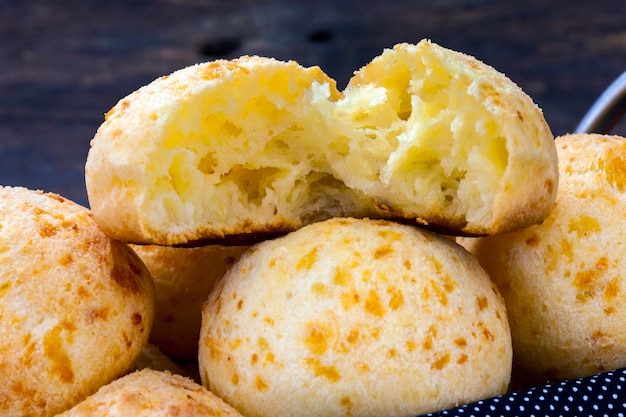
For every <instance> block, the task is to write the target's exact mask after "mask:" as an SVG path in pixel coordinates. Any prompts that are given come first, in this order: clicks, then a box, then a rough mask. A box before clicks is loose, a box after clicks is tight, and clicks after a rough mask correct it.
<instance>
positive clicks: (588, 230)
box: [461, 134, 626, 384]
mask: <svg viewBox="0 0 626 417" xmlns="http://www.w3.org/2000/svg"><path fill="white" fill-rule="evenodd" d="M556 146H557V151H558V155H559V165H560V171H561V173H560V184H559V191H558V195H557V200H556V204H555V207H554V210H553V211H552V212H551V214H550V215H549V217H548V218H547V219H546V220H545V221H544V222H543V223H542V224H541V225H536V226H532V227H529V228H527V229H523V230H520V231H516V232H512V233H508V234H504V235H502V236H493V237H485V238H479V239H462V240H461V243H462V244H463V245H464V246H465V247H466V248H468V249H469V250H470V251H471V252H473V253H474V254H475V255H476V256H477V258H478V259H479V260H480V262H481V264H482V265H483V267H484V268H485V269H486V270H487V271H488V272H489V274H490V275H491V277H492V278H493V280H494V281H495V282H496V283H497V285H498V287H499V289H500V291H501V293H502V295H503V296H504V298H505V300H506V304H507V308H508V313H509V319H510V323H511V332H512V336H513V345H514V351H515V373H516V374H518V375H519V379H520V380H526V381H527V382H528V384H540V383H543V382H546V381H555V380H563V379H570V378H577V377H581V376H587V375H592V374H595V373H598V372H603V371H607V370H611V369H616V368H621V367H624V366H626V334H624V331H623V327H624V322H625V321H626V308H625V306H626V281H625V279H624V274H623V271H624V269H625V268H626V264H625V259H626V247H625V246H624V243H625V241H626V229H625V228H624V220H625V217H626V216H625V214H624V213H626V196H625V195H624V191H625V187H624V184H626V183H625V179H626V175H625V173H626V171H625V168H624V167H625V166H626V165H625V162H626V139H624V138H622V137H617V136H609V135H596V134H574V135H565V136H562V137H559V138H557V139H556Z"/></svg>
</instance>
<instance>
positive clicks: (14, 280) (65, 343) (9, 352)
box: [0, 187, 154, 416]
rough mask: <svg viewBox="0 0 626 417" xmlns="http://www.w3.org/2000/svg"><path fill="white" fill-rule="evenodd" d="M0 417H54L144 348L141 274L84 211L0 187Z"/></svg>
mask: <svg viewBox="0 0 626 417" xmlns="http://www.w3.org/2000/svg"><path fill="white" fill-rule="evenodd" d="M0 297H1V302H0V334H1V335H2V338H1V339H0V414H1V415H2V416H25V415H36V416H53V415H55V414H57V413H59V412H61V411H63V410H65V409H68V408H70V407H71V406H73V405H74V404H76V403H77V402H79V401H80V400H82V399H84V398H85V397H87V396H88V395H90V394H92V393H93V392H95V391H96V390H97V389H98V388H99V387H100V386H102V385H104V384H106V383H108V382H110V381H111V380H113V379H114V378H117V377H118V376H120V375H122V374H123V373H124V372H126V371H127V370H128V369H129V368H130V367H131V366H132V364H133V362H134V361H135V359H136V358H137V356H138V355H139V352H140V351H141V349H142V347H143V346H144V345H145V344H146V342H147V340H148V336H149V332H150V327H151V325H152V320H153V314H154V310H153V308H154V293H153V287H152V282H151V279H150V275H149V273H148V271H147V270H146V268H145V266H144V264H143V263H142V262H141V260H140V259H139V258H138V257H137V255H136V254H135V253H134V252H133V251H132V250H131V249H130V248H129V247H128V245H126V244H124V243H120V242H118V241H116V240H112V239H110V238H109V237H107V236H106V235H105V234H104V233H103V232H102V231H101V230H100V229H99V227H98V226H97V225H96V223H95V222H94V220H93V218H92V216H91V214H90V212H89V211H88V210H87V209H86V208H84V207H81V206H79V205H77V204H75V203H73V202H71V201H68V200H66V199H64V198H63V197H61V196H58V195H56V194H49V193H48V194H46V193H42V192H38V191H32V190H28V189H25V188H11V187H4V188H3V187H0Z"/></svg>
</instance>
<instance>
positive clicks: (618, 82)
mask: <svg viewBox="0 0 626 417" xmlns="http://www.w3.org/2000/svg"><path fill="white" fill-rule="evenodd" d="M624 113H626V71H624V72H623V73H622V75H620V76H619V77H617V78H616V79H615V81H613V82H612V83H611V84H610V85H609V86H608V87H607V88H606V90H604V91H603V92H602V94H601V95H600V96H599V97H598V99H597V100H596V101H595V102H594V103H593V105H592V106H591V107H590V108H589V110H588V111H587V113H586V114H585V116H584V117H583V118H582V119H581V121H580V123H579V124H578V126H577V127H576V133H609V132H610V131H611V130H612V129H613V127H614V126H615V125H616V124H617V122H619V120H620V119H621V118H622V116H623V115H624Z"/></svg>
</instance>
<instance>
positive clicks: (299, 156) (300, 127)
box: [85, 40, 558, 245]
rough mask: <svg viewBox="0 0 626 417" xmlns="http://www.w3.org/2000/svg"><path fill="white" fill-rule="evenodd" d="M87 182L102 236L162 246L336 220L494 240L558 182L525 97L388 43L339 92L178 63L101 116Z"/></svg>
mask: <svg viewBox="0 0 626 417" xmlns="http://www.w3.org/2000/svg"><path fill="white" fill-rule="evenodd" d="M85 176H86V185H87V191H88V196H89V203H90V206H91V209H92V211H93V213H94V215H95V217H96V219H97V220H98V222H99V223H100V224H101V226H102V227H103V229H104V230H105V231H106V232H107V233H108V234H110V235H111V236H114V237H116V238H118V239H121V240H124V241H128V242H133V243H153V244H167V245H175V244H188V243H190V242H192V243H193V242H198V241H210V240H220V239H221V240H223V239H224V238H230V239H235V240H236V239H237V238H241V239H243V240H244V241H246V240H250V239H254V238H257V239H258V238H259V237H268V236H275V235H278V234H283V233H286V232H289V231H293V230H296V229H297V228H299V227H302V226H303V225H306V224H310V223H312V222H315V221H319V220H324V219H328V218H332V217H338V216H352V217H372V218H384V219H392V220H399V221H405V222H410V223H414V224H420V225H424V226H427V227H430V228H433V229H437V230H443V231H445V232H446V233H450V234H496V233H501V232H504V231H510V230H514V229H517V228H520V227H524V226H528V225H530V224H535V223H537V222H540V221H541V220H543V219H544V218H545V217H546V216H547V214H548V213H549V211H550V209H551V208H552V204H553V202H554V198H555V195H556V187H557V182H558V170H557V158H556V151H555V149H554V144H553V136H552V133H551V131H550V129H549V127H548V125H547V123H546V121H545V119H544V117H543V114H542V112H541V110H540V109H539V108H538V107H537V106H536V104H535V103H533V101H532V99H531V98H530V97H529V96H528V95H527V94H525V93H524V92H523V91H522V90H521V89H520V88H519V87H518V86H517V85H515V84H514V83H513V82H512V81H511V80H510V79H509V78H507V77H506V76H505V75H504V74H502V73H500V72H498V71H496V70H495V69H493V68H492V67H490V66H488V65H486V64H484V63H482V62H480V61H478V60H477V59H475V58H473V57H470V56H468V55H465V54H462V53H459V52H456V51H452V50H449V49H446V48H443V47H441V46H439V45H437V44H434V43H431V42H429V41H427V40H423V41H421V42H419V43H418V44H417V45H411V44H398V45H396V46H395V47H394V48H392V49H386V50H384V51H383V52H382V54H381V55H380V56H378V57H376V58H375V59H373V60H372V61H371V62H370V63H369V64H367V65H366V66H364V67H363V68H361V69H360V70H358V71H357V72H356V73H355V74H354V76H353V78H352V79H351V80H350V83H349V85H348V86H347V87H346V89H345V90H344V91H343V92H340V91H339V90H338V89H337V87H336V83H335V81H334V80H333V79H331V78H330V77H328V76H327V75H326V74H325V73H323V72H322V70H321V69H320V68H318V67H310V68H305V67H302V66H301V65H299V64H298V63H296V62H293V61H290V62H283V61H278V60H275V59H272V58H263V57H247V56H246V57H241V58H239V59H234V60H228V61H227V60H218V61H213V62H208V63H202V64H197V65H194V66H190V67H187V68H184V69H181V70H179V71H176V72H174V73H172V74H170V75H168V76H164V77H161V78H159V79H157V80H155V81H154V82H152V83H150V84H148V85H147V86H144V87H142V88H140V89H139V90H137V91H135V92H133V93H131V94H130V95H129V96H127V97H125V98H123V99H122V100H120V101H119V103H118V104H117V105H116V106H115V107H114V108H113V109H111V110H110V111H109V112H108V113H107V115H106V120H105V121H104V123H103V124H102V125H101V126H100V128H99V129H98V131H97V133H96V135H95V137H94V139H93V141H92V144H91V149H90V151H89V155H88V158H87V163H86V170H85Z"/></svg>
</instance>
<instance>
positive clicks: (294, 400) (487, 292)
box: [199, 218, 512, 417]
mask: <svg viewBox="0 0 626 417" xmlns="http://www.w3.org/2000/svg"><path fill="white" fill-rule="evenodd" d="M202 313H203V321H202V328H201V333H200V337H201V339H200V346H199V368H200V377H201V380H202V383H203V384H204V385H205V386H207V387H209V388H210V389H211V391H213V392H214V393H215V394H216V395H218V396H219V397H221V398H223V399H224V400H225V401H226V402H228V403H229V404H231V405H232V406H233V407H235V408H236V409H237V410H239V412H241V413H242V414H244V415H246V416H249V417H254V416H279V415H302V416H330V415H336V416H340V415H345V416H353V417H357V416H383V415H384V416H408V415H417V414H422V413H427V412H429V411H434V410H438V409H444V408H448V407H451V406H454V405H459V404H462V403H465V402H470V401H474V400H478V399H481V398H485V397H490V396H493V395H497V394H501V393H503V392H505V391H506V390H507V385H508V383H509V381H510V372H511V355H512V350H511V339H510V333H509V327H508V322H507V316H506V310H505V307H504V302H503V300H502V298H501V297H500V295H499V294H498V291H497V289H496V287H495V285H494V284H493V283H492V282H491V281H490V280H489V277H488V276H487V274H486V273H485V271H484V270H483V269H482V268H481V267H480V266H479V264H478V262H477V261H476V259H475V258H474V257H472V256H471V255H470V254H469V253H468V252H467V251H466V250H464V249H463V248H462V247H461V246H459V245H457V244H456V243H455V242H453V241H451V240H449V239H447V238H444V237H440V236H438V235H435V234H433V233H431V232H428V231H425V230H421V229H419V228H417V227H413V226H407V225H401V224H397V223H392V222H388V221H383V220H366V219H364V220H357V219H347V218H345V219H343V218H342V219H340V218H337V219H331V220H327V221H323V222H318V223H315V224H312V225H308V226H305V227H303V228H301V229H299V230H297V231H295V232H292V233H290V234H288V235H286V236H284V237H282V238H277V239H275V240H269V241H265V242H262V243H259V244H257V245H254V246H252V247H251V248H250V249H249V250H248V251H247V252H246V253H244V254H243V255H242V257H241V258H240V260H239V261H238V262H237V263H236V264H235V265H233V267H232V268H231V269H230V270H229V271H228V272H227V273H226V275H225V276H224V278H223V279H222V280H220V281H219V282H218V283H217V285H216V287H215V288H214V290H213V291H212V293H211V295H210V297H209V299H208V300H207V302H206V303H205V305H204V307H203V310H202Z"/></svg>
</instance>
